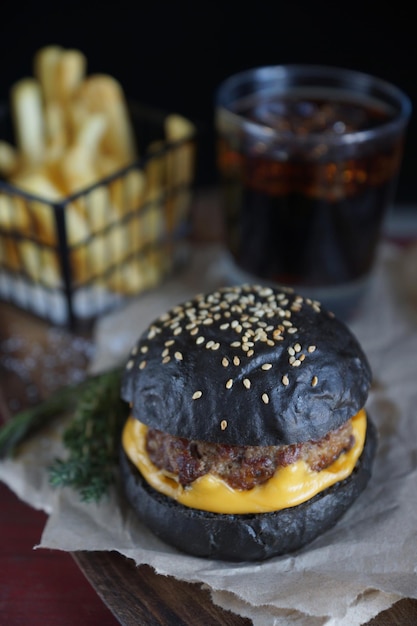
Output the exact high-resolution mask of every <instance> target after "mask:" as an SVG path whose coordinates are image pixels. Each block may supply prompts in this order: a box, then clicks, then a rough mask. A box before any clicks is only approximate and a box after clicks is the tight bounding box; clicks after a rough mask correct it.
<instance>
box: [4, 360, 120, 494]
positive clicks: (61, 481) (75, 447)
mask: <svg viewBox="0 0 417 626" xmlns="http://www.w3.org/2000/svg"><path fill="white" fill-rule="evenodd" d="M120 377H121V370H120V369H114V370H110V371H108V372H105V373H102V374H99V375H97V376H94V377H91V378H88V379H86V380H85V381H83V382H82V383H79V384H78V385H72V386H68V387H64V388H62V389H59V390H57V391H56V392H55V393H54V394H52V396H50V397H49V398H48V399H46V400H44V401H43V402H42V403H40V404H39V405H37V406H35V407H32V408H30V409H26V410H25V411H22V412H20V413H18V414H17V415H15V416H14V417H13V418H12V419H11V420H10V421H9V422H7V423H6V424H5V425H4V426H3V427H2V428H1V429H0V458H5V457H6V456H15V455H17V454H18V447H19V445H20V444H21V443H23V442H24V441H26V440H27V439H28V438H29V437H31V436H33V435H34V434H36V433H37V432H39V430H40V429H41V428H42V427H44V426H46V425H48V424H50V423H51V422H52V421H53V420H54V419H56V418H58V417H61V416H62V415H64V414H68V413H70V421H69V424H68V426H67V428H66V429H65V430H64V433H63V444H64V447H65V449H66V450H67V452H68V457H67V458H66V459H55V460H54V462H53V463H52V465H51V466H50V467H49V468H48V470H49V477H50V483H51V485H53V486H55V487H72V488H73V489H75V490H76V491H77V492H78V493H79V495H80V497H81V500H83V501H85V502H93V501H94V502H98V501H99V500H100V499H101V498H102V497H103V496H104V495H105V494H106V493H107V492H108V489H109V486H110V485H111V484H112V483H113V482H114V480H115V475H116V471H115V470H116V463H117V458H118V451H119V446H120V434H121V429H122V426H123V424H124V422H125V420H126V417H127V414H128V406H127V404H126V403H125V402H123V401H122V400H121V398H120Z"/></svg>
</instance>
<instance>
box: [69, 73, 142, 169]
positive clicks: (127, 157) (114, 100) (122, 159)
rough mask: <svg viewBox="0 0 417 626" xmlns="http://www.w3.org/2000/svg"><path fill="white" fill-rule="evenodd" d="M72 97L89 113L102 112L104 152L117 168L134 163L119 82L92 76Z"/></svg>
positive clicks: (134, 156) (127, 118)
mask: <svg viewBox="0 0 417 626" xmlns="http://www.w3.org/2000/svg"><path fill="white" fill-rule="evenodd" d="M75 97H76V98H77V100H78V101H79V102H81V103H83V104H84V106H85V108H86V110H88V111H89V112H90V113H97V112H103V113H105V115H106V119H107V129H106V132H105V134H104V137H103V142H102V147H103V150H104V152H105V153H107V154H110V155H113V156H114V157H115V158H116V159H117V161H118V163H119V166H120V167H123V166H125V165H128V164H129V163H131V162H132V161H134V160H135V159H136V156H137V155H136V146H135V139H134V132H133V127H132V124H131V121H130V118H129V114H128V109H127V105H126V102H125V98H124V94H123V90H122V88H121V86H120V84H119V82H118V81H117V80H116V79H115V78H113V77H112V76H109V75H107V74H92V75H90V76H88V77H87V78H86V79H85V80H84V81H83V82H82V84H81V85H80V87H79V89H78V91H77V93H76V96H75Z"/></svg>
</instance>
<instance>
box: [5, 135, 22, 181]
mask: <svg viewBox="0 0 417 626" xmlns="http://www.w3.org/2000/svg"><path fill="white" fill-rule="evenodd" d="M19 161H20V157H19V153H18V151H17V150H16V148H15V147H14V146H12V145H11V144H10V143H9V142H8V141H2V140H0V175H2V176H4V178H6V179H7V178H10V177H11V176H13V174H14V173H15V172H16V170H17V168H18V167H19Z"/></svg>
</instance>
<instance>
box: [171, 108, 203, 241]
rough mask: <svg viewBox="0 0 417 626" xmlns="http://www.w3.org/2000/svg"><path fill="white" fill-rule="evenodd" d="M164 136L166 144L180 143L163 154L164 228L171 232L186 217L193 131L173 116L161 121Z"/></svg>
mask: <svg viewBox="0 0 417 626" xmlns="http://www.w3.org/2000/svg"><path fill="white" fill-rule="evenodd" d="M164 126H165V136H166V139H167V141H168V143H175V142H181V143H180V144H179V145H178V146H176V147H172V148H171V149H170V150H169V151H168V152H167V157H166V158H167V187H168V190H169V194H168V198H167V205H168V211H167V212H168V222H169V225H168V228H169V229H170V230H175V229H176V228H177V227H178V225H179V224H181V223H182V222H183V220H184V218H185V217H186V215H187V212H188V207H189V206H190V202H191V192H190V185H191V181H192V180H193V176H194V162H195V146H194V141H193V138H194V136H195V133H196V128H195V126H194V124H192V123H191V122H190V121H189V120H188V119H186V118H185V117H183V116H182V115H178V114H177V113H171V114H170V115H167V117H166V118H165V124H164Z"/></svg>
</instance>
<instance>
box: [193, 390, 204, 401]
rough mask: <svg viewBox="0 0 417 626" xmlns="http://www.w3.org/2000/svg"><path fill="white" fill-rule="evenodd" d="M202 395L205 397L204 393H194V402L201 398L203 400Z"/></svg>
mask: <svg viewBox="0 0 417 626" xmlns="http://www.w3.org/2000/svg"><path fill="white" fill-rule="evenodd" d="M202 395H203V392H202V391H194V393H193V400H198V399H199V398H201V396H202Z"/></svg>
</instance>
